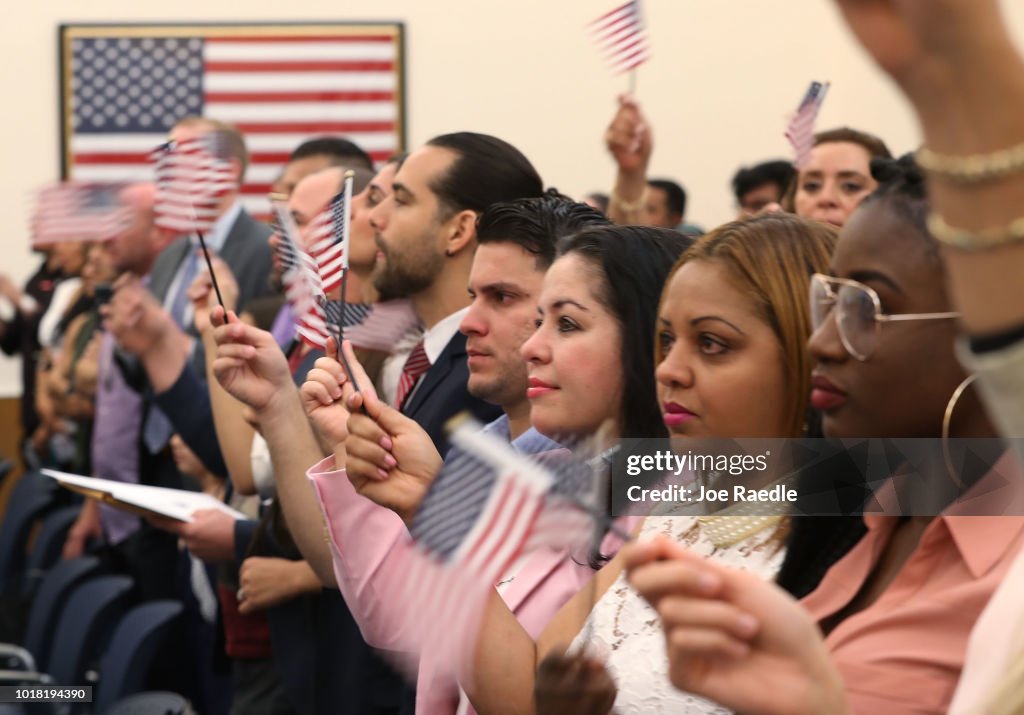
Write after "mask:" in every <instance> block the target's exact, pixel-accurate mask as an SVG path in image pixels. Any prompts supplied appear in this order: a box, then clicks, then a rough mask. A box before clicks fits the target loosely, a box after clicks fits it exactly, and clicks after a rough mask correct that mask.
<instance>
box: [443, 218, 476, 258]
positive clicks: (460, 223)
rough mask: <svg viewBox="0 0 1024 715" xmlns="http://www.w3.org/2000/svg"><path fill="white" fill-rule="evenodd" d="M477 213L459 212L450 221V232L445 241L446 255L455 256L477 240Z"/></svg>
mask: <svg viewBox="0 0 1024 715" xmlns="http://www.w3.org/2000/svg"><path fill="white" fill-rule="evenodd" d="M476 219H477V213H476V211H470V210H469V209H465V210H463V211H459V212H458V213H457V214H455V215H454V216H452V217H451V218H450V219H449V220H448V223H449V226H450V230H449V233H448V238H447V240H446V241H445V247H444V254H445V255H446V256H455V255H457V254H459V253H460V252H462V251H463V250H465V248H466V247H467V246H469V245H471V244H472V243H473V241H475V240H476Z"/></svg>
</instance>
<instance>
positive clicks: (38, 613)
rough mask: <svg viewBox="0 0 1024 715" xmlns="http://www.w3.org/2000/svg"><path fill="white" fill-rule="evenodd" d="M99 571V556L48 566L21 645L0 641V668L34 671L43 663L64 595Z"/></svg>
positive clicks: (46, 658)
mask: <svg viewBox="0 0 1024 715" xmlns="http://www.w3.org/2000/svg"><path fill="white" fill-rule="evenodd" d="M99 572H100V562H99V559H97V558H95V557H93V556H83V557H82V558H80V559H72V560H70V561H62V562H61V563H59V564H57V565H56V566H54V567H53V568H52V569H50V571H49V572H48V573H47V574H46V576H45V577H44V578H43V580H42V583H41V584H40V585H39V590H38V592H37V593H36V597H35V600H34V601H33V602H32V609H31V610H30V611H29V615H28V625H27V627H26V630H25V638H24V641H23V643H24V648H19V647H17V646H13V645H10V644H0V667H3V668H5V669H14V670H37V665H36V664H37V663H39V664H42V663H47V662H48V661H49V657H50V648H51V646H52V644H53V639H54V634H55V629H56V628H57V619H58V617H59V616H60V614H61V612H62V611H63V610H64V605H65V604H66V603H67V601H68V597H69V596H70V595H71V593H72V591H74V590H75V589H76V588H77V587H78V586H79V585H80V584H82V583H83V582H84V581H85V580H86V579H87V578H89V577H91V576H95V575H97V574H99Z"/></svg>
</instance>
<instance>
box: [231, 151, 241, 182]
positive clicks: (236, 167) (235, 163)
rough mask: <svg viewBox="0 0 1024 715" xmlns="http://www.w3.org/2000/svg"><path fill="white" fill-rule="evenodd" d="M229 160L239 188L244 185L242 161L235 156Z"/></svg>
mask: <svg viewBox="0 0 1024 715" xmlns="http://www.w3.org/2000/svg"><path fill="white" fill-rule="evenodd" d="M229 161H230V162H231V173H232V175H234V177H235V183H236V184H237V185H238V187H239V188H241V187H242V162H240V161H239V160H238V159H235V158H231V159H229Z"/></svg>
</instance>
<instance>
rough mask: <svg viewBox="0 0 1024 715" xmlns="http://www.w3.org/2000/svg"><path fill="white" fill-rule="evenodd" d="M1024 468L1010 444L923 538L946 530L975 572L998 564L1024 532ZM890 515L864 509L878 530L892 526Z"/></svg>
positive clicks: (981, 572)
mask: <svg viewBox="0 0 1024 715" xmlns="http://www.w3.org/2000/svg"><path fill="white" fill-rule="evenodd" d="M1022 485H1024V474H1022V472H1021V466H1020V463H1019V462H1018V461H1017V459H1016V457H1015V454H1014V452H1013V450H1010V449H1008V450H1007V451H1006V452H1005V453H1004V454H1003V456H1002V457H1000V458H999V460H998V461H997V462H996V463H995V464H994V465H992V468H991V469H990V470H989V471H988V473H987V474H985V476H984V477H982V478H981V479H979V480H978V482H977V483H976V484H975V485H974V486H972V487H971V488H970V489H968V490H967V492H965V493H964V495H963V496H962V497H961V498H960V499H958V500H957V501H956V502H955V503H953V504H951V505H950V506H948V507H947V508H946V509H945V510H944V511H943V512H942V513H941V514H939V515H938V516H937V517H936V518H935V519H934V521H932V523H931V524H929V525H928V528H927V529H925V532H924V534H923V535H922V536H921V543H922V544H924V543H926V542H928V541H932V540H934V539H937V538H941V536H940V535H946V536H948V537H949V538H950V539H951V540H952V542H953V544H954V546H955V547H956V549H957V552H958V553H959V554H960V558H961V559H962V560H963V562H964V563H965V564H966V565H967V568H968V569H969V570H970V572H971V575H973V576H974V578H981V577H982V576H984V575H985V574H986V573H988V572H989V571H990V570H992V568H994V567H995V566H996V565H997V564H998V563H999V562H1000V561H1001V560H1002V559H1003V558H1004V557H1005V556H1006V553H1007V551H1008V550H1009V549H1010V548H1011V547H1012V546H1013V545H1014V544H1016V543H1017V542H1018V540H1019V537H1020V534H1021V533H1022V532H1024V516H1021V515H1022V514H1024V510H1022V509H1021V505H1022V504H1024V488H1022ZM895 521H896V520H895V519H894V518H893V517H891V516H879V515H875V514H865V515H864V523H865V525H867V527H868V529H870V530H872V531H874V530H876V529H879V528H881V527H888V528H889V529H892V528H894V526H895Z"/></svg>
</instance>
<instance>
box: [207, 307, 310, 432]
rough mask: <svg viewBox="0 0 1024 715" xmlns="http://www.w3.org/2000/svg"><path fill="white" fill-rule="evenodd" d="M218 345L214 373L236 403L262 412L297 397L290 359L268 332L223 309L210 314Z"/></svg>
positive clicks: (214, 310)
mask: <svg viewBox="0 0 1024 715" xmlns="http://www.w3.org/2000/svg"><path fill="white" fill-rule="evenodd" d="M210 318H211V321H212V322H213V325H214V331H213V337H214V340H215V341H216V343H217V358H216V359H215V360H214V361H213V374H214V376H215V377H216V378H217V382H219V383H220V384H221V386H222V387H223V388H224V389H225V390H227V391H228V393H229V394H230V395H232V396H233V397H234V398H235V399H236V400H239V401H240V402H242V403H244V404H246V405H248V406H249V407H251V408H252V409H253V410H255V412H256V414H257V417H259V415H260V413H261V412H263V411H265V410H268V409H272V407H273V405H272V403H273V402H275V400H281V399H285V398H286V397H287V396H289V395H294V393H295V385H294V383H293V382H292V375H291V370H289V368H288V360H287V359H286V358H285V356H284V353H283V352H281V348H280V347H279V346H278V344H277V342H276V341H275V340H274V336H273V335H271V334H270V333H268V332H267V331H265V330H260V329H259V328H256V327H253V326H251V325H246V324H245V323H242V322H239V320H238V317H237V316H236V315H235V314H234V313H227V314H225V313H224V311H223V310H222V309H221V308H220V306H218V307H216V308H214V309H213V310H212V311H211V315H210Z"/></svg>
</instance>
